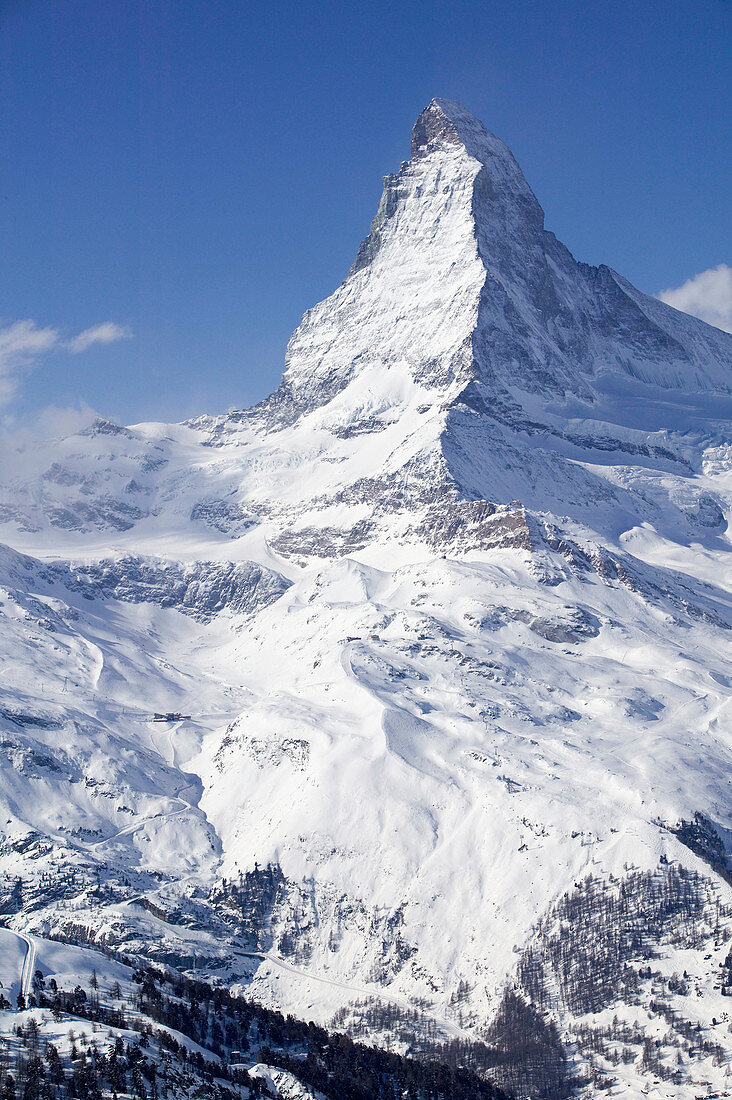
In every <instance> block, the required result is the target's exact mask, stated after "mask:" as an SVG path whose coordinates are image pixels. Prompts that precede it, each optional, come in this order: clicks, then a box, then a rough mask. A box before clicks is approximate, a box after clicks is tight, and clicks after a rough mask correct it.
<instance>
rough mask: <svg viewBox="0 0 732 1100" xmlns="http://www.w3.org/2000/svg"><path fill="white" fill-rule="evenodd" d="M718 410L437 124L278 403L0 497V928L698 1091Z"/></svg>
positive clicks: (712, 773) (273, 400) (605, 272)
mask: <svg viewBox="0 0 732 1100" xmlns="http://www.w3.org/2000/svg"><path fill="white" fill-rule="evenodd" d="M731 412H732V336H730V335H729V334H727V333H723V332H721V331H720V330H717V329H714V328H712V327H710V326H709V325H706V324H704V323H703V322H701V321H698V320H696V319H694V318H691V317H688V316H686V315H684V314H681V313H679V312H677V311H676V310H674V309H672V308H670V307H669V306H666V305H664V304H663V303H661V302H659V301H657V300H655V299H653V298H650V297H648V296H646V295H644V294H642V293H641V292H639V291H637V290H635V289H634V288H633V287H632V286H631V285H630V284H629V283H627V281H626V280H624V279H623V278H622V277H621V276H620V275H618V274H616V273H615V272H613V271H611V270H610V269H609V268H605V267H600V268H593V267H590V266H588V265H586V264H582V263H578V262H577V261H575V260H574V258H573V257H572V256H571V255H570V253H569V252H568V251H567V249H566V248H564V246H563V245H562V244H561V243H560V242H558V241H557V240H556V238H555V237H554V236H553V234H551V233H550V232H548V231H547V230H546V229H545V228H544V215H543V212H542V210H541V207H540V206H539V204H538V202H537V200H536V198H535V196H534V195H533V193H532V191H531V189H530V187H529V185H528V184H527V182H526V180H525V179H524V177H523V175H522V173H521V170H520V168H519V166H518V165H517V163H516V161H515V160H514V158H513V156H512V154H511V153H510V151H509V150H508V149H507V147H506V146H505V145H504V144H503V143H502V142H501V141H500V140H499V139H498V138H496V137H494V136H493V135H492V134H490V133H488V131H486V130H485V129H484V127H483V126H482V125H481V123H479V122H478V121H477V120H476V119H475V118H473V116H472V115H470V114H469V113H468V112H467V111H466V110H465V109H464V108H462V107H461V106H459V105H458V104H455V103H452V102H449V101H446V100H433V101H432V103H431V104H430V105H429V106H428V107H427V108H426V109H425V111H423V112H422V114H421V115H420V117H419V119H418V120H417V122H416V124H415V127H414V130H413V133H412V149H411V159H410V160H409V161H408V162H406V163H405V164H403V165H402V166H401V168H400V169H399V171H398V172H397V173H396V174H394V175H389V176H386V177H385V180H384V192H383V196H382V199H381V202H380V204H379V208H378V211H377V213H376V216H375V218H374V220H373V222H372V225H371V231H370V234H369V235H368V236H367V237H366V239H365V240H364V242H363V243H362V245H361V247H360V249H359V251H358V255H357V257H356V259H355V261H354V264H353V266H352V268H351V270H350V272H349V273H348V276H347V277H346V279H345V281H344V282H343V284H342V285H341V286H340V287H339V288H338V289H337V290H336V291H335V293H334V294H333V295H331V297H330V298H328V299H326V300H325V301H324V302H321V303H320V304H319V305H317V306H315V307H314V308H313V309H311V310H310V311H308V313H307V314H306V315H305V317H304V318H303V320H302V322H301V324H300V326H299V328H298V329H297V330H296V332H295V333H294V334H293V336H292V338H291V340H290V343H289V345H288V349H287V356H286V364H285V372H284V375H283V379H282V382H281V384H280V386H279V387H278V389H277V390H276V391H275V392H274V393H273V394H272V396H271V397H270V398H268V399H267V400H266V401H264V402H262V403H261V404H260V405H258V406H256V407H255V408H253V409H248V410H244V411H241V412H235V413H229V414H225V415H221V416H209V415H202V416H201V417H199V418H198V419H196V420H194V421H191V422H188V423H186V424H179V425H161V424H143V425H136V426H134V427H131V428H123V427H120V426H118V425H115V424H112V423H109V422H107V421H98V422H96V423H95V424H94V425H93V426H92V427H91V428H90V429H88V430H87V431H85V432H82V433H81V434H79V435H76V436H70V437H67V438H64V439H61V440H52V441H49V442H48V443H47V444H45V445H42V446H39V447H35V448H33V450H32V451H30V450H29V451H28V452H27V453H25V454H24V455H22V460H21V462H20V463H19V464H18V465H17V466H16V468H15V469H14V470H12V471H0V478H2V484H1V485H0V520H1V521H2V529H1V531H0V538H1V539H2V541H3V543H4V544H5V545H4V547H3V548H2V550H1V551H0V615H2V623H3V629H2V632H1V633H2V641H1V642H0V646H2V674H1V675H0V716H1V722H0V724H1V729H2V738H3V747H4V750H5V751H4V763H3V766H2V774H1V776H0V799H1V800H2V810H3V812H4V815H5V816H4V818H3V819H2V820H3V821H4V822H6V823H5V824H4V826H3V840H2V844H1V845H0V866H2V869H3V871H4V874H5V876H6V882H7V884H8V885H7V888H6V896H5V899H4V902H3V906H4V912H5V914H6V919H7V921H8V922H9V924H10V925H11V926H12V927H14V928H17V929H19V930H22V931H29V932H32V933H34V934H35V935H37V936H38V937H48V936H59V937H61V938H66V939H70V940H72V941H78V940H80V939H81V940H83V941H84V942H85V943H87V944H88V945H91V946H94V945H97V946H99V945H104V946H105V947H106V948H112V949H114V950H117V949H119V950H123V951H125V952H126V953H127V954H128V955H136V954H139V955H141V956H145V957H147V958H148V959H152V960H157V961H160V962H164V963H166V964H168V965H171V966H174V967H178V968H180V969H184V970H192V968H193V967H194V966H195V967H196V969H197V971H198V972H204V973H206V974H207V975H209V976H211V977H215V978H216V979H219V980H222V981H225V982H227V983H230V984H231V983H233V984H234V985H235V986H236V987H237V988H241V989H243V990H246V991H247V993H248V994H250V995H251V994H253V995H255V996H256V997H258V998H259V999H261V1000H262V1001H263V1002H264V1003H266V1004H270V1005H277V1006H279V1007H282V1008H283V1009H284V1010H286V1011H292V1012H294V1013H296V1014H299V1015H301V1016H305V1017H306V1018H312V1019H316V1020H318V1021H319V1022H322V1023H328V1022H332V1021H333V1019H334V1018H335V1019H336V1021H337V1024H338V1026H340V1027H350V1028H352V1029H354V1030H355V1031H358V1032H359V1033H363V1034H366V1035H368V1036H369V1038H370V1040H371V1041H374V1042H380V1043H382V1044H383V1043H388V1042H392V1043H405V1042H407V1040H405V1038H404V1034H405V1029H406V1033H408V1036H409V1039H408V1041H409V1043H411V1044H412V1048H413V1049H415V1050H418V1049H419V1044H420V1042H423V1041H424V1039H425V1037H426V1036H429V1037H430V1038H431V1039H433V1038H434V1037H435V1036H437V1037H438V1038H441V1039H443V1040H445V1041H448V1040H450V1039H459V1040H461V1041H464V1042H465V1043H468V1044H469V1043H471V1042H475V1041H477V1040H485V1041H488V1042H489V1043H493V1044H495V1045H497V1047H500V1045H501V1043H504V1042H505V1041H506V1024H505V1021H506V1018H507V1013H508V1011H509V1007H510V1006H511V1005H514V1007H515V1002H516V1001H517V1000H518V1001H519V1002H520V1003H521V1005H522V1006H524V1009H525V1013H526V1015H525V1016H524V1017H522V1019H523V1020H524V1023H523V1024H522V1026H523V1027H525V1028H527V1029H528V1030H527V1043H528V1042H529V1039H530V1040H531V1042H532V1043H538V1044H539V1045H540V1044H541V1042H543V1041H545V1040H546V1035H545V1032H544V1031H543V1030H542V1029H545V1028H546V1026H547V1023H548V1021H553V1023H554V1024H555V1025H556V1028H557V1035H558V1036H559V1037H560V1039H561V1043H562V1046H563V1054H562V1057H566V1060H567V1062H566V1074H565V1076H566V1077H574V1078H575V1079H582V1080H583V1081H584V1084H583V1085H582V1086H581V1088H582V1089H583V1090H584V1092H583V1095H587V1096H592V1095H596V1094H597V1093H599V1092H600V1091H602V1090H603V1089H605V1086H607V1087H609V1088H614V1089H615V1090H616V1092H615V1095H623V1096H632V1095H640V1094H641V1091H642V1090H643V1089H644V1088H645V1087H646V1085H648V1084H649V1083H653V1082H656V1087H657V1092H656V1093H654V1095H657V1096H668V1097H673V1096H679V1095H692V1092H691V1091H689V1090H690V1089H692V1085H691V1082H692V1081H694V1082H697V1081H699V1080H703V1081H708V1082H709V1083H710V1085H712V1086H714V1087H715V1088H720V1087H722V1085H723V1083H724V1082H725V1081H726V1079H727V1074H728V1068H727V1067H728V1062H729V1054H730V1035H729V1029H728V1023H727V1015H728V1013H727V1008H726V1005H727V1004H728V1003H729V1002H728V1001H727V1000H726V998H725V991H726V989H727V985H728V984H729V985H730V986H732V977H730V976H729V971H730V967H732V958H730V963H729V964H728V963H727V958H728V952H729V949H730V940H731V939H732V924H731V919H732V891H731V888H730V882H731V881H732V880H731V879H730V877H729V871H728V868H727V850H728V844H729V838H730V836H732V832H730V830H732V814H731V812H730V778H729V777H730V764H731V763H732V752H731V750H732V730H731V729H730V718H731V715H732V712H731V709H730V696H731V695H732V671H731V670H730V662H729V654H730V627H731V626H732V600H731V599H730V564H729V563H730V541H729V536H728V519H729V511H730V502H731V500H732V437H731V433H730V419H731V418H730V413H731ZM155 712H171V713H176V714H184V715H190V718H185V719H181V720H176V721H174V722H169V723H166V722H153V721H152V716H153V714H154V713H155ZM18 877H20V878H22V880H23V885H22V901H19V898H18V891H17V887H16V886H15V885H14V884H16V882H17V879H18ZM14 890H15V893H13V891H14ZM39 942H41V941H39ZM42 955H43V952H42V947H39V957H41V958H42ZM3 981H4V982H6V979H5V977H4V976H3ZM6 984H7V982H6ZM384 1006H390V1008H391V1009H392V1010H394V1012H392V1016H391V1017H389V1016H388V1013H385V1012H384ZM397 1009H398V1010H399V1012H398V1013H396V1014H397V1015H399V1013H401V1014H402V1015H403V1019H400V1021H399V1024H398V1028H397V1024H396V1023H395V1020H394V1013H395V1012H396V1010H397ZM527 1020H528V1021H529V1023H527V1022H526V1021H527ZM713 1021H715V1022H713ZM697 1025H698V1026H699V1028H700V1029H701V1030H698V1029H697ZM502 1029H503V1030H502ZM649 1042H650V1043H651V1045H650V1046H649ZM554 1053H556V1052H554ZM553 1056H554V1055H552V1057H553ZM501 1072H502V1071H500V1070H498V1071H496V1073H495V1074H494V1076H497V1078H498V1080H499V1083H501V1082H502V1083H503V1084H507V1085H508V1086H509V1087H512V1088H515V1089H517V1090H518V1093H519V1095H526V1096H531V1095H537V1096H538V1095H540V1092H541V1089H542V1088H544V1089H545V1092H546V1088H548V1086H547V1085H546V1083H545V1082H544V1083H542V1080H540V1074H538V1075H535V1076H534V1077H533V1078H532V1076H531V1072H528V1071H526V1072H524V1071H522V1074H523V1075H522V1076H521V1075H519V1076H516V1074H514V1075H513V1076H510V1075H507V1074H506V1073H505V1072H504V1074H503V1077H501ZM562 1073H564V1071H562ZM610 1081H612V1082H614V1084H612V1085H611V1086H610V1085H608V1082H610ZM551 1087H552V1088H553V1089H554V1092H552V1095H557V1096H558V1095H565V1094H567V1091H568V1090H569V1091H571V1089H572V1088H575V1091H577V1089H579V1088H580V1086H576V1087H575V1086H570V1085H566V1086H561V1087H560V1086H559V1085H558V1084H556V1081H555V1083H554V1084H553V1085H552V1086H551ZM562 1089H563V1090H564V1091H562ZM609 1094H610V1095H612V1094H613V1093H612V1091H611V1092H610V1093H609Z"/></svg>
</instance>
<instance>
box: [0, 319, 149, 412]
mask: <svg viewBox="0 0 732 1100" xmlns="http://www.w3.org/2000/svg"><path fill="white" fill-rule="evenodd" d="M131 336H132V333H131V332H130V330H129V329H127V328H123V327H122V325H117V324H115V322H114V321H104V322H102V324H99V325H93V326H92V327H91V328H87V329H84V331H83V332H80V333H79V334H78V336H74V337H72V338H71V339H70V340H62V339H61V334H60V333H59V330H58V329H56V328H39V327H38V326H37V325H36V323H35V321H31V320H26V321H13V322H12V324H9V325H6V326H5V327H4V328H3V327H0V408H2V407H3V406H6V405H8V404H9V403H10V402H11V401H12V400H13V399H14V398H15V397H16V396H17V393H18V390H19V388H20V384H21V382H22V379H23V375H24V374H26V373H27V372H28V371H29V370H31V369H32V368H33V367H34V366H35V365H36V363H37V362H38V360H39V359H41V358H42V356H44V355H47V354H48V353H49V352H52V351H61V350H63V351H70V352H72V353H73V354H74V355H78V354H79V353H80V352H83V351H87V350H88V349H89V348H90V347H92V346H93V345H94V344H113V343H114V342H115V341H117V340H126V339H129V338H130V337H131Z"/></svg>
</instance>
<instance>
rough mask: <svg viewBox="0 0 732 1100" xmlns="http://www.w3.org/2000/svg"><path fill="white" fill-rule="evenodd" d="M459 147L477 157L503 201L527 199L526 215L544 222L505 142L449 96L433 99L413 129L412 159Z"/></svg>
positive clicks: (525, 200)
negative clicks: (501, 194)
mask: <svg viewBox="0 0 732 1100" xmlns="http://www.w3.org/2000/svg"><path fill="white" fill-rule="evenodd" d="M456 146H457V147H460V148H461V149H462V150H464V151H465V153H466V154H467V155H468V156H470V157H472V158H473V159H474V160H477V161H478V162H479V163H480V164H481V165H482V166H483V169H484V170H485V173H484V174H487V175H488V176H489V177H490V179H491V180H492V183H493V189H494V191H496V192H503V193H504V201H507V202H519V203H524V204H525V205H526V207H527V209H526V210H525V211H524V216H525V217H527V220H529V221H531V222H532V223H533V225H534V227H535V228H539V229H540V228H541V227H542V225H543V218H544V214H543V211H542V209H541V207H540V206H539V203H538V202H537V199H536V196H535V195H534V193H533V191H532V190H531V188H530V187H529V185H528V183H527V182H526V179H525V178H524V175H523V172H522V171H521V169H520V167H519V165H518V162H517V161H516V158H515V157H514V155H513V153H512V152H511V150H510V149H509V148H508V146H507V145H506V143H505V142H503V141H501V139H500V138H499V137H496V135H495V134H492V133H491V132H490V131H489V130H487V129H486V127H485V126H484V125H483V123H482V122H480V120H479V119H477V118H476V117H475V115H473V114H471V113H470V111H468V110H466V108H465V107H463V106H462V104H460V103H455V102H454V101H453V100H450V99H433V100H432V101H431V102H430V103H429V104H428V106H427V107H425V109H424V110H423V111H422V113H421V114H420V115H419V118H418V119H417V121H416V122H415V124H414V127H413V129H412V142H411V150H412V152H411V156H412V162H414V161H417V160H419V159H421V158H422V157H426V156H435V155H437V156H439V155H440V154H444V153H445V151H447V150H451V149H452V150H454V149H455V147H456Z"/></svg>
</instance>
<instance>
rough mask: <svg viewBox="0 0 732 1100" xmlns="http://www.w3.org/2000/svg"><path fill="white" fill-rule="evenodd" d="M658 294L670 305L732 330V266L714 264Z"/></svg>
mask: <svg viewBox="0 0 732 1100" xmlns="http://www.w3.org/2000/svg"><path fill="white" fill-rule="evenodd" d="M658 297H659V298H660V299H661V301H662V302H666V304H667V305H669V306H673V307H674V308H675V309H680V310H681V311H682V312H683V313H690V314H691V315H692V316H693V317H700V318H701V320H702V321H706V322H707V324H710V325H715V326H716V328H721V329H722V330H723V331H724V332H732V267H727V264H720V265H719V267H710V268H709V270H708V271H702V272H701V273H700V274H699V275H695V276H694V277H693V278H692V279H687V280H686V282H685V283H684V284H683V286H677V287H671V288H669V290H662V291H661V292H660V293H659V295H658Z"/></svg>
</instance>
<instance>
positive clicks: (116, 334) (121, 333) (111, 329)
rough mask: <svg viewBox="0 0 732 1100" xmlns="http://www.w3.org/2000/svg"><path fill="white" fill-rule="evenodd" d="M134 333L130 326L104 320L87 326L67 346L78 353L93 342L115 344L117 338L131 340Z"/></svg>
mask: <svg viewBox="0 0 732 1100" xmlns="http://www.w3.org/2000/svg"><path fill="white" fill-rule="evenodd" d="M131 336H132V333H131V332H130V330H129V329H128V328H124V327H123V326H122V325H117V324H115V323H114V321H103V322H102V324H101V325H94V326H92V328H85V329H84V331H83V332H80V333H79V335H78V336H74V338H73V340H69V342H68V344H67V345H66V347H67V348H68V349H69V351H72V352H73V353H74V354H75V355H77V354H78V353H79V352H80V351H86V350H87V348H90V347H91V346H92V344H114V343H115V342H116V341H117V340H129V339H130V337H131Z"/></svg>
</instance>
